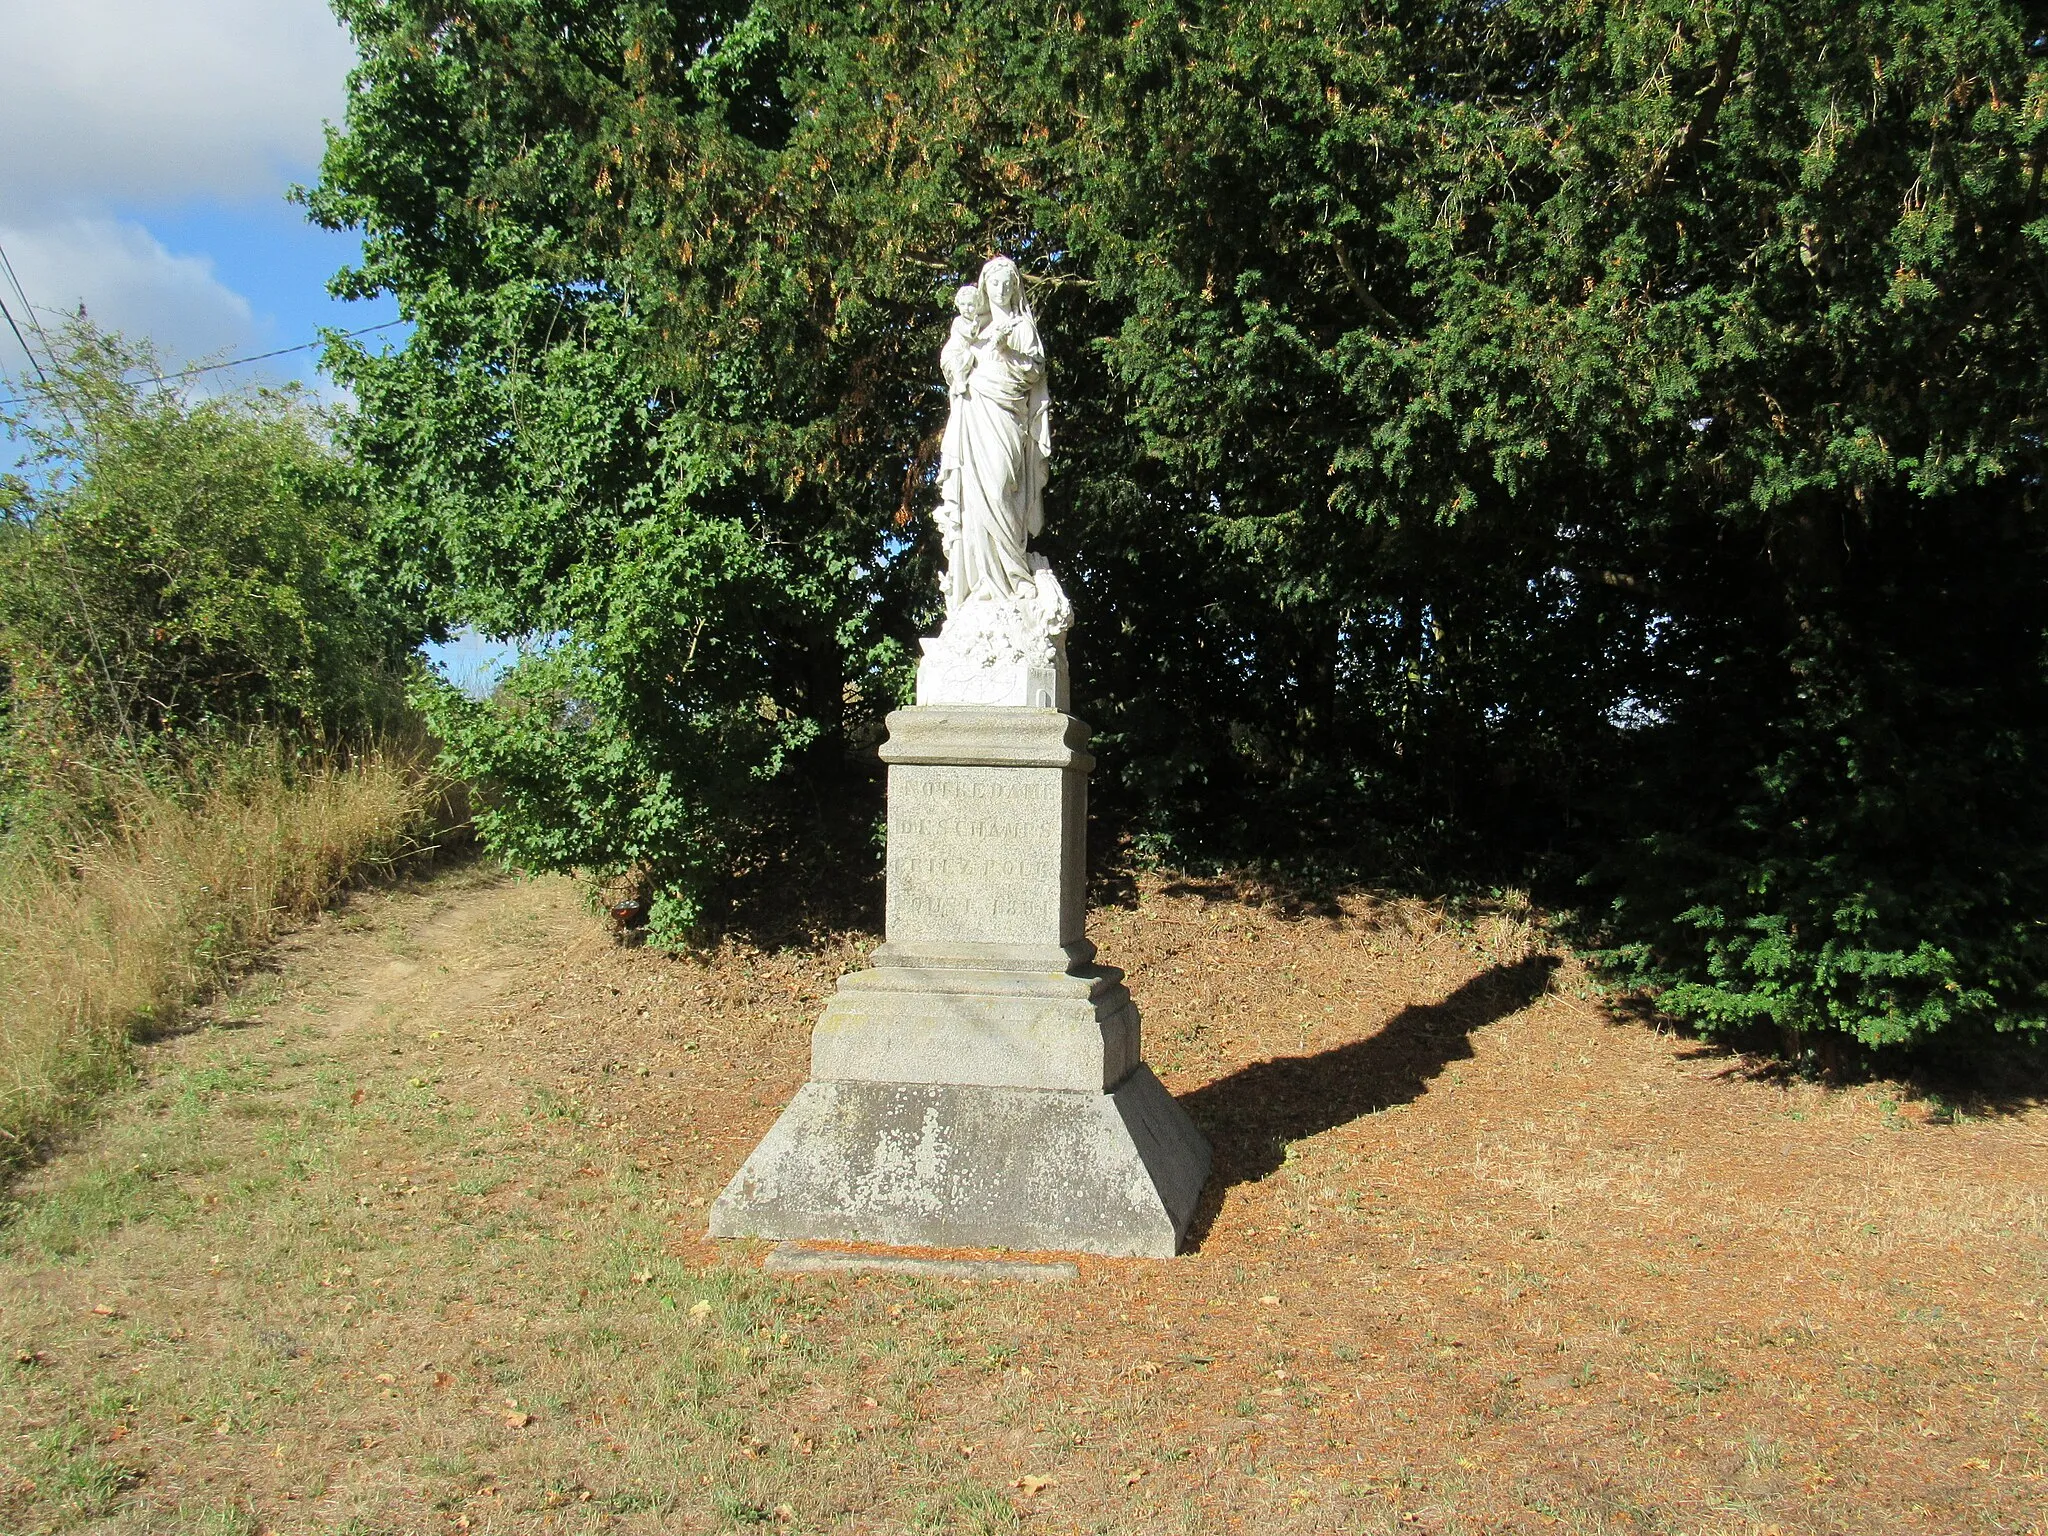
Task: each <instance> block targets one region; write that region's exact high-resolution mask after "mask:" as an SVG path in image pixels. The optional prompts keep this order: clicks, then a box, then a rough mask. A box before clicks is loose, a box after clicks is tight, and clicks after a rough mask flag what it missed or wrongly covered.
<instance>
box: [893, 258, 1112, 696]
mask: <svg viewBox="0 0 2048 1536" xmlns="http://www.w3.org/2000/svg"><path fill="white" fill-rule="evenodd" d="M954 307H955V309H956V311H957V317H956V318H955V319H954V321H953V324H952V329H951V331H950V332H949V334H948V335H947V338H946V345H945V347H944V349H943V350H942V351H941V352H940V354H939V368H940V371H941V372H942V373H943V374H944V375H945V379H946V388H947V394H948V398H949V401H950V406H951V409H950V412H949V414H948V415H947V418H946V435H945V440H944V444H943V447H942V448H941V450H940V454H939V507H938V513H937V521H938V525H939V537H940V540H941V542H942V544H943V546H944V549H945V555H946V574H945V581H944V588H945V596H946V622H945V626H944V627H943V628H942V629H941V630H940V631H939V633H938V635H937V636H936V637H935V638H933V639H929V640H927V641H925V642H924V661H923V662H922V664H921V665H920V666H919V667H918V673H917V702H918V703H919V704H1011V705H1024V706H1027V707H1035V708H1042V709H1064V708H1065V707H1066V704H1067V697H1066V695H1067V689H1066V670H1067V668H1066V633H1067V630H1068V629H1069V628H1070V627H1071V626H1072V624H1073V621H1074V611H1073V608H1072V607H1071V606H1070V605H1069V604H1068V602H1067V598H1066V594H1065V593H1064V592H1062V591H1061V590H1060V584H1059V581H1058V580H1057V579H1056V578H1055V577H1054V576H1053V574H1052V570H1051V568H1050V567H1049V566H1048V565H1047V563H1046V561H1045V557H1044V556H1042V555H1034V554H1031V553H1029V552H1028V551H1027V549H1026V548H1025V543H1026V541H1027V540H1028V539H1029V538H1030V537H1031V535H1033V534H1035V533H1037V532H1039V531H1040V529H1041V528H1042V527H1043V526H1044V523H1045V480H1046V472H1047V467H1048V461H1049V458H1050V455H1051V452H1052V433H1051V424H1050V415H1051V413H1050V400H1049V397H1048V395H1047V392H1046V379H1045V344H1044V342H1043V340H1042V339H1041V338H1040V336H1039V334H1038V323H1037V321H1036V320H1034V319H1033V318H1032V314H1031V306H1030V304H1029V303H1028V302H1027V301H1026V300H1025V297H1024V279H1023V275H1022V274H1021V273H1020V272H1018V270H1017V264H1016V263H1015V262H1014V261H1012V260H1010V258H1009V257H1007V256H998V257H996V258H995V259H994V260H992V261H990V262H989V263H988V265H986V266H985V267H983V268H982V269H981V281H980V283H979V284H970V285H968V286H967V287H964V288H962V289H961V290H960V291H959V293H958V294H956V295H955V298H954Z"/></svg>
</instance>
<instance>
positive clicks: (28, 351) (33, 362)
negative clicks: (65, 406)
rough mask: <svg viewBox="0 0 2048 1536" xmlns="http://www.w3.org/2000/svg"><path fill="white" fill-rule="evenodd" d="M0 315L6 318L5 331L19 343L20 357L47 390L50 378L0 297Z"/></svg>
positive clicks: (1, 402)
mask: <svg viewBox="0 0 2048 1536" xmlns="http://www.w3.org/2000/svg"><path fill="white" fill-rule="evenodd" d="M0 315H5V316H6V317H7V329H9V330H10V331H12V332H14V339H15V340H16V341H18V342H20V343H21V353H22V356H24V357H26V358H27V359H28V365H29V367H31V368H33V369H35V371H36V377H37V378H39V379H41V380H42V381H43V388H45V389H48V388H49V387H50V376H49V375H48V374H47V373H45V372H43V365H42V364H41V363H40V362H39V361H37V359H36V354H35V351H34V349H33V348H31V347H30V346H29V344H28V338H27V337H26V336H24V335H22V334H21V327H20V326H18V325H16V324H15V323H14V311H13V310H11V309H9V308H8V307H7V300H6V298H5V296H0ZM31 323H33V321H31ZM28 398H29V397H28V396H27V395H23V396H22V397H21V399H20V400H0V405H20V404H21V403H22V401H23V400H26V399H28Z"/></svg>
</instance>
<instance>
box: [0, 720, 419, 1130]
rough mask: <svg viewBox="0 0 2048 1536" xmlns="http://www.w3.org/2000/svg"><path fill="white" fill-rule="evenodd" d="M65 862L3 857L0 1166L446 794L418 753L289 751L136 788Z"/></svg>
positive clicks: (391, 853)
mask: <svg viewBox="0 0 2048 1536" xmlns="http://www.w3.org/2000/svg"><path fill="white" fill-rule="evenodd" d="M124 802H125V803H124V804H123V806H122V810H121V814H120V817H119V819H118V821H117V822H116V823H115V824H114V825H113V826H112V828H111V829H102V830H101V831H99V832H98V833H97V834H95V835H94V836H92V837H90V838H86V839H81V840H80V841H78V842H77V843H75V844H74V845H73V846H72V847H71V848H69V849H68V850H67V851H66V853H65V855H64V856H63V857H62V858H60V859H52V858H48V857H44V858H34V857H23V858H20V859H17V860H15V861H13V862H11V863H9V864H7V865H4V866H0V1170H5V1169H6V1168H7V1167H9V1166H11V1165H15V1164H18V1163H20V1162H21V1161H22V1160H23V1159H24V1158H26V1157H27V1156H28V1155H29V1154H30V1153H31V1152H32V1150H33V1148H34V1146H35V1145H36V1143H37V1141H38V1140H39V1139H40V1138H42V1137H44V1136H46V1135H47V1134H48V1133H49V1132H50V1131H51V1130H52V1129H53V1128H55V1127H56V1126H57V1125H58V1124H60V1123H61V1122H62V1121H63V1119H64V1118H65V1117H66V1116H67V1115H69V1114H71V1113H73V1112H75V1110H76V1109H77V1107H78V1106H79V1105H80V1104H82V1103H83V1102H84V1101H85V1100H86V1099H88V1098H89V1097H90V1096H91V1095H92V1094H93V1093H95V1092H97V1091H99V1090H101V1089H103V1088H104V1087H106V1086H107V1085H109V1084H110V1083H112V1082H114V1081H116V1080H117V1079H118V1078H119V1077H120V1075H121V1073H122V1072H123V1071H124V1069H125V1063H126V1059H127V1053H128V1046H129V1044H130V1042H131V1041H132V1040H133V1039H135V1038H137V1037H138V1036H145V1035H147V1034H148V1033H149V1032H151V1031H152V1030H154V1029H158V1028H162V1027H164V1026H165V1025H166V1024H168V1023H169V1022H170V1021H171V1020H172V1019H174V1018H175V1017H176V1015H177V1013H178V1010H179V1009H180V1008H181V1007H182V1006H184V1005H185V1004H186V1003H187V1002H189V1001H191V1000H192V999H193V998H195V997H197V996H200V995H202V994H203V993H205V992H206V991H207V990H208V989H209V988H210V987H212V986H213V985H214V984H216V983H217V982H218V981H219V980H220V979H221V977H222V976H223V975H225V974H226V973H227V972H228V971H230V970H231V969H232V968H233V967H234V966H236V965H237V964H238V963H240V962H242V961H244V960H246V959H247V958H248V957H249V956H250V955H251V954H252V953H253V952H255V951H256V950H257V949H260V948H261V947H262V946H263V945H264V944H265V943H266V942H268V941H269V940H270V939H272V938H274V937H275V936H276V935H277V934H278V932H279V931H280V930H281V929H282V928H284V927H286V926H288V925H289V924H292V923H294V922H298V921H301V920H303V919H305V918H307V917H309V916H311V915H312V914H313V913H315V912H317V911H319V910H320V909H321V908H322V907H323V906H325V905H326V904H327V903H328V902H330V901H331V900H332V899H333V898H334V896H335V895H336V894H337V892H338V891H339V890H340V889H341V888H342V887H343V886H344V885H346V884H347V883H348V882H349V881H350V880H352V879H354V878H357V877H358V876H360V875H361V874H363V873H365V872H367V871H371V870H374V869H376V868H378V867H388V866H390V865H391V864H393V863H395V862H396V861H398V860H400V859H403V858H406V857H408V856H410V855H412V854H415V853H417V852H419V851H420V850H421V849H422V848H423V847H425V846H426V844H427V840H428V837H429V834H430V832H431V829H432V827H433V826H434V824H435V823H436V822H437V821H438V820H440V819H441V813H443V812H445V805H444V803H443V797H442V794H441V792H440V791H439V790H438V789H437V788H436V786H435V785H434V784H433V782H432V781H431V780H430V778H429V776H428V775H427V773H426V772H425V771H424V770H423V768H422V766H421V765H420V762H419V760H418V757H417V755H416V754H414V753H409V752H405V751H392V752H367V753H362V754H359V755H357V756H355V757H354V758H352V759H350V760H348V761H346V762H335V763H329V764H325V765H316V766H307V765H304V764H294V763H292V762H290V761H288V760H286V759H284V758H282V757H280V758H277V759H275V760H273V761H271V762H270V763H269V764H267V765H265V766H259V767H258V768H256V769H255V770H253V771H243V772H240V773H238V774H236V775H235V777H234V779H233V781H232V782H231V783H228V784H224V785H220V786H216V787H214V788H212V789H210V790H207V791H205V792H202V793H198V794H182V795H181V794H176V793H172V792H170V791H167V790H164V789H161V788H151V787H141V786H139V787H137V788H136V789H135V790H133V791H132V793H131V794H129V795H128V796H126V797H124Z"/></svg>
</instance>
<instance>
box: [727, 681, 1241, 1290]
mask: <svg viewBox="0 0 2048 1536" xmlns="http://www.w3.org/2000/svg"><path fill="white" fill-rule="evenodd" d="M1087 741H1088V728H1087V727H1086V726H1085V725H1083V724H1082V723H1081V722H1080V721H1078V720H1076V719H1074V718H1073V717H1072V716H1071V715H1065V714H1062V713H1060V712H1059V711H1057V710H1054V709H1026V708H1003V707H989V708H974V707H965V706H949V707H946V708H921V709H905V710H898V711H897V712H896V713H895V714H893V715H891V716H890V717H889V740H888V743H887V744H886V745H885V746H884V747H883V748H882V759H883V761H884V762H886V763H888V765H889V870H888V877H889V884H888V912H887V920H886V921H887V929H888V942H887V943H885V944H883V945H882V946H881V948H880V949H878V950H877V951H876V952H875V956H874V965H873V966H872V968H870V969H868V970H865V971H859V972H856V973H855V974H853V975H850V976H846V977H844V978H842V979H841V981H840V983H839V990H838V992H837V993H836V994H835V995H834V996H833V998H832V1001H831V1002H830V1003H829V1004H828V1005H827V1006H826V1008H825V1012H824V1016H823V1017H822V1018H820V1019H819V1020H818V1023H817V1026H816V1027H815V1028H814V1029H813V1030H812V1032H811V1081H810V1082H808V1083H806V1084H805V1085H804V1087H803V1088H802V1089H801V1090H800V1091H799V1092H798V1094H797V1096H796V1098H795V1099H794V1100H793V1101H792V1102H791V1103H790V1106H789V1108H788V1109H786V1110H785V1111H784V1112H783V1115H782V1118H781V1119H780V1120H778V1121H776V1123H775V1126H774V1128H773V1129H772V1130H770V1131H769V1132H768V1134H767V1136H766V1137H765V1138H763V1140H762V1142H761V1144H760V1146H758V1147H756V1148H755V1149H754V1152H753V1155H752V1156H751V1157H749V1158H748V1159H747V1161H746V1164H745V1166H744V1167H742V1168H741V1169H740V1171H739V1172H738V1173H737V1174H736V1175H734V1177H733V1180H732V1182H731V1184H729V1185H728V1186H727V1187H726V1191H725V1193H724V1194H722V1195H720V1196H719V1197H718V1200H717V1202H716V1203H715V1204H714V1205H713V1206H712V1209H711V1235H712V1236H713V1237H774V1238H785V1239H787V1238H826V1239H840V1240H857V1241H862V1242H872V1243H902V1244H916V1245H925V1246H931V1247H961V1248H1025V1249H1076V1250H1079V1251H1081V1252H1086V1253H1101V1254H1119V1255H1153V1256H1157V1257H1161V1258H1164V1257H1168V1256H1170V1255H1171V1254H1173V1252H1174V1251H1175V1250H1176V1248H1177V1247H1178V1246H1179V1243H1180V1240H1181V1238H1182V1237H1184V1236H1185V1235H1186V1234H1187V1229H1188V1223H1189V1221H1190V1220H1192V1219H1193V1217H1194V1213H1195V1202H1196V1201H1197V1200H1198V1199H1199V1198H1200V1197H1201V1193H1202V1183H1203V1181H1204V1180H1205V1179H1206V1178H1207V1177H1208V1175H1209V1145H1208V1143H1207V1142H1206V1141H1204V1140H1203V1139H1202V1134H1201V1132H1199V1131H1197V1130H1196V1129H1195V1127H1194V1123H1193V1122H1192V1121H1190V1120H1189V1119H1188V1117H1187V1114H1186V1112H1185V1111H1183V1110H1182V1109H1181V1107H1180V1106H1179V1105H1178V1104H1176V1103H1174V1101H1173V1099H1172V1097H1171V1096H1170V1095H1169V1094H1168V1093H1167V1091H1166V1089H1165V1088H1164V1087H1162V1086H1161V1085H1160V1082H1159V1079H1158V1078H1156V1077H1154V1076H1153V1075H1152V1072H1151V1069H1150V1068H1148V1067H1147V1066H1145V1064H1144V1061H1143V1059H1142V1056H1141V1052H1140V1040H1139V1024H1138V1009H1137V1006H1136V1005H1135V1004H1134V1003H1133V1002H1132V1001H1131V995H1130V993H1129V992H1127V991H1126V990H1125V989H1124V985H1123V973H1122V972H1121V971H1118V970H1116V969H1114V968H1113V967H1110V966H1103V965H1097V964H1096V963H1095V946H1094V945H1093V944H1091V943H1089V942H1088V938H1087V934H1086V932H1085V927H1086V918H1087V900H1086V896H1087V879H1086V869H1085V865H1086V855H1087V819H1088V770H1089V768H1090V767H1092V766H1093V761H1094V760H1093V759H1092V758H1090V757H1089V756H1088V754H1087V751H1086V746H1087Z"/></svg>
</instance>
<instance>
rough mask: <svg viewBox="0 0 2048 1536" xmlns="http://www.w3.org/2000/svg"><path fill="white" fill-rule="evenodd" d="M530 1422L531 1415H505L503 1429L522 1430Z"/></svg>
mask: <svg viewBox="0 0 2048 1536" xmlns="http://www.w3.org/2000/svg"><path fill="white" fill-rule="evenodd" d="M532 1422H533V1415H532V1414H530V1413H508V1414H506V1415H505V1427H506V1428H507V1429H524V1428H526V1426H527V1425H529V1424H531V1423H532Z"/></svg>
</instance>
